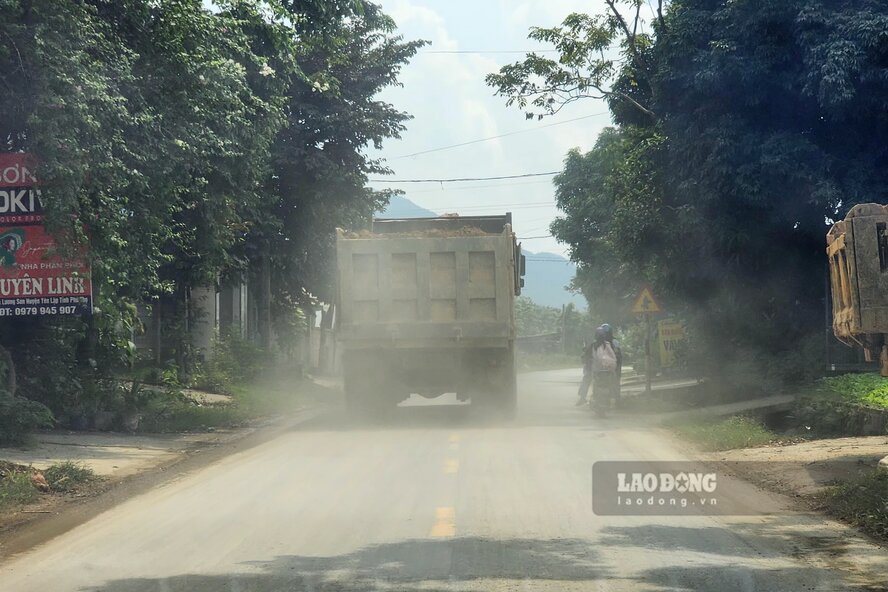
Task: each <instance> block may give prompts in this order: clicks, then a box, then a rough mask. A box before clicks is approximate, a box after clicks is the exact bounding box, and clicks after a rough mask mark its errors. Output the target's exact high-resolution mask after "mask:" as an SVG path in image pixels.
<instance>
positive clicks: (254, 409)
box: [138, 369, 330, 433]
mask: <svg viewBox="0 0 888 592" xmlns="http://www.w3.org/2000/svg"><path fill="white" fill-rule="evenodd" d="M227 390H228V392H229V393H230V395H231V402H230V403H220V404H209V405H204V404H199V403H196V402H194V401H193V400H191V399H190V398H188V397H186V396H185V395H183V394H182V393H181V392H177V391H173V390H168V391H167V392H158V393H156V394H155V395H153V396H151V397H149V399H148V401H147V403H146V405H145V407H144V408H143V409H142V410H141V416H142V418H141V422H140V423H139V428H138V431H140V432H148V433H165V432H189V431H207V430H211V429H215V428H231V427H239V426H243V425H245V424H247V423H248V422H250V421H252V420H255V419H259V418H262V417H268V416H271V415H275V414H280V413H288V412H293V411H295V410H297V409H299V408H300V407H303V406H305V405H306V404H307V403H309V402H312V401H319V400H323V399H324V398H329V395H330V391H329V390H327V389H325V388H323V387H321V386H319V385H317V384H315V383H314V382H313V381H311V380H309V379H307V378H304V377H302V376H301V375H299V374H297V373H296V372H295V371H293V370H289V369H277V370H268V371H267V372H264V373H263V374H262V375H260V376H259V377H258V378H257V379H255V380H254V381H252V382H250V383H247V384H243V383H242V384H233V385H230V386H229V387H228V389H227Z"/></svg>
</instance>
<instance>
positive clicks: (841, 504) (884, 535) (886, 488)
mask: <svg viewBox="0 0 888 592" xmlns="http://www.w3.org/2000/svg"><path fill="white" fill-rule="evenodd" d="M820 501H821V502H822V503H823V508H824V509H825V510H826V511H827V512H828V513H829V514H831V515H833V516H835V517H836V518H838V519H840V520H842V521H844V522H847V523H849V524H851V525H853V526H856V527H857V528H860V529H861V530H863V531H865V532H866V533H867V534H870V535H872V536H875V537H878V538H880V539H882V540H888V471H885V470H882V469H875V470H873V471H872V472H871V473H868V474H866V475H864V476H863V477H860V478H859V479H855V480H852V481H847V482H844V483H840V484H838V485H836V486H835V487H833V488H832V489H830V490H828V491H826V492H825V493H823V494H822V495H821V496H820Z"/></svg>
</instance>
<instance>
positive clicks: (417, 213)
mask: <svg viewBox="0 0 888 592" xmlns="http://www.w3.org/2000/svg"><path fill="white" fill-rule="evenodd" d="M437 215H438V214H436V213H435V212H433V211H432V210H427V209H425V208H423V207H420V206H418V205H416V204H415V203H413V202H412V201H410V200H409V199H407V198H406V197H403V196H401V195H393V196H392V198H391V199H390V200H389V204H388V206H387V207H386V208H385V209H384V210H383V211H382V212H380V213H379V217H380V218H434V217H435V216H437Z"/></svg>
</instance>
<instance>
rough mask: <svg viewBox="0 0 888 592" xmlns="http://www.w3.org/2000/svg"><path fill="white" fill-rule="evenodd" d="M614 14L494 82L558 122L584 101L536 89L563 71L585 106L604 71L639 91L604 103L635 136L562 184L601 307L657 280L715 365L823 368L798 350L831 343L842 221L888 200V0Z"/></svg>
mask: <svg viewBox="0 0 888 592" xmlns="http://www.w3.org/2000/svg"><path fill="white" fill-rule="evenodd" d="M608 8H609V12H608V14H607V15H604V16H600V17H598V18H592V17H582V18H581V17H580V16H577V15H572V16H570V17H568V19H566V20H565V24H564V26H563V27H561V28H560V29H558V30H556V31H555V32H553V33H552V34H551V35H550V36H549V37H548V38H547V39H548V40H549V41H551V42H552V43H553V44H554V45H555V47H556V48H558V49H559V50H560V52H561V56H560V58H559V59H557V60H550V63H549V64H548V65H547V66H546V67H545V68H543V67H540V66H539V65H538V64H537V63H538V62H539V58H538V57H534V56H531V57H528V58H527V59H526V60H524V61H523V62H522V63H520V64H518V65H514V66H509V67H507V68H504V69H503V70H502V71H501V72H500V73H499V74H496V75H492V76H491V77H490V78H489V82H490V83H491V84H493V85H494V86H495V87H496V88H497V91H498V92H500V93H502V94H504V95H505V96H507V97H508V98H509V100H510V101H513V102H516V103H517V104H519V105H523V106H527V107H528V108H531V109H538V110H539V109H540V108H541V107H542V108H543V109H544V112H554V111H555V110H556V109H557V106H558V105H559V104H563V103H565V102H567V101H568V100H576V98H575V97H573V96H571V97H564V96H562V95H560V94H559V93H558V92H557V90H555V89H553V88H551V87H544V86H542V85H540V83H539V82H537V83H536V84H537V85H536V86H533V84H534V80H537V81H538V80H539V78H538V77H539V76H543V77H544V78H545V77H551V75H552V74H551V72H553V71H555V70H558V71H560V72H561V73H562V74H561V75H562V76H563V80H562V84H563V85H567V86H570V85H571V83H573V84H574V86H575V87H577V88H579V90H578V91H577V92H578V93H580V95H581V96H582V97H587V96H601V94H602V93H600V92H597V91H596V92H593V93H590V92H586V89H585V88H584V87H582V84H584V83H583V81H584V80H585V79H587V78H589V77H593V76H596V75H601V74H602V73H603V76H604V78H602V79H601V80H600V81H599V83H598V84H597V85H596V87H607V88H609V89H617V90H620V89H622V92H608V93H604V96H605V98H606V99H607V100H608V103H609V105H610V108H611V112H612V115H613V119H614V122H615V123H616V124H617V127H616V128H614V129H609V130H607V131H605V132H604V133H603V134H602V136H601V137H600V138H599V141H598V143H597V145H596V146H595V148H594V149H593V150H592V151H590V152H589V153H587V154H580V153H578V152H574V153H571V154H570V155H568V157H567V159H566V161H565V169H564V172H563V173H562V174H561V175H560V176H559V177H558V178H557V179H556V185H557V192H558V193H557V195H558V203H559V206H560V207H561V209H562V210H563V212H564V215H563V216H562V217H561V218H560V219H559V220H557V221H556V222H555V223H554V224H553V226H552V230H553V233H554V234H555V235H556V236H557V237H558V238H560V239H561V240H563V241H565V242H567V243H568V244H569V245H570V246H571V249H572V256H573V258H574V260H575V261H577V262H578V263H579V264H580V270H581V271H580V273H579V275H578V282H579V283H580V284H581V286H582V287H583V288H584V291H585V293H586V294H587V295H588V296H589V297H590V299H591V300H592V301H593V302H592V303H591V306H592V307H593V308H594V307H596V306H611V307H613V306H617V305H618V304H619V303H620V302H621V300H620V298H621V297H623V296H625V294H626V293H627V292H631V290H628V289H627V288H628V287H629V286H631V285H632V284H633V283H635V284H636V285H637V283H638V282H640V281H647V282H650V283H653V285H654V286H655V288H656V290H657V293H658V294H660V295H662V296H663V297H665V298H667V299H668V300H669V301H670V304H671V306H672V307H673V310H674V311H676V312H684V314H685V315H687V316H689V317H691V318H692V320H693V325H694V328H695V335H696V337H697V338H698V348H699V350H700V351H703V352H705V353H706V356H705V357H706V359H707V360H708V361H709V363H710V367H711V368H713V369H714V370H717V371H727V370H730V369H731V366H732V364H733V363H734V362H737V365H738V366H742V365H744V364H746V363H747V362H748V361H750V360H752V361H753V364H754V366H755V368H757V370H758V371H759V372H761V373H762V374H767V373H768V371H769V369H774V372H773V374H774V377H775V378H777V379H780V380H798V379H800V378H801V377H803V376H804V374H805V373H806V372H810V371H812V370H813V371H816V369H817V367H816V365H817V361H816V358H814V359H808V360H804V359H802V358H801V357H800V356H799V355H798V353H799V352H800V351H802V350H805V349H806V348H807V349H810V350H814V349H816V345H814V344H816V343H822V337H821V334H820V331H822V330H823V325H822V319H823V315H824V312H823V311H824V308H823V307H824V301H823V299H824V296H825V295H824V273H825V272H824V269H825V259H824V255H823V249H824V235H825V232H826V230H827V223H828V222H829V221H831V220H833V219H837V218H839V217H841V216H843V215H844V213H845V212H846V211H847V210H848V209H849V208H850V207H851V206H852V205H854V204H855V203H859V202H866V201H877V202H883V203H884V202H885V201H886V200H888V193H886V186H885V185H886V181H888V177H886V175H885V173H884V170H885V167H886V165H888V144H886V140H888V110H886V101H888V13H886V11H885V9H884V6H883V3H880V2H877V1H874V0H845V1H842V2H825V1H814V2H810V1H807V0H781V1H780V2H765V1H754V0H748V1H743V2H712V1H709V0H683V1H674V2H671V3H669V4H668V6H665V7H663V9H662V11H661V12H662V17H660V16H659V15H657V14H656V11H655V12H654V13H651V14H649V15H648V17H647V20H646V22H644V21H645V16H644V10H645V9H644V8H643V7H642V6H641V3H640V2H637V1H636V0H632V1H630V2H626V3H624V4H622V5H621V6H615V5H614V3H610V2H609V3H608ZM616 14H628V15H629V18H628V19H623V22H625V23H627V27H622V26H621V25H620V24H619V23H620V19H618V18H617V17H616V16H615V15H616ZM633 16H635V17H636V19H637V20H633V18H632V17H633ZM614 21H615V22H617V25H616V26H615V25H614V24H613V22H614ZM577 23H580V24H581V26H575V25H576V24H577ZM602 27H604V29H602ZM642 30H644V31H646V32H647V33H646V34H639V33H638V31H642ZM613 31H617V33H616V34H614V33H612V32H613ZM609 32H610V33H609ZM633 32H634V33H633ZM605 33H608V35H605ZM573 38H578V39H579V40H580V41H582V42H583V43H575V42H572V41H571V39H573ZM572 52H579V53H580V54H581V55H577V53H572ZM609 56H614V57H609ZM534 64H537V65H536V66H535V65H534ZM615 64H618V66H617V65H615ZM528 84H530V86H528ZM528 88H529V89H531V90H532V91H535V92H537V95H536V100H534V101H532V102H531V103H526V102H522V96H523V95H526V94H527V92H528ZM596 301H599V302H596ZM624 306H625V305H624ZM778 359H783V360H790V362H788V363H787V364H785V365H784V366H783V367H780V368H774V367H775V366H778V365H779V364H777V360H778Z"/></svg>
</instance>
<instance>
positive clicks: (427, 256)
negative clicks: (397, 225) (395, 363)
mask: <svg viewBox="0 0 888 592" xmlns="http://www.w3.org/2000/svg"><path fill="white" fill-rule="evenodd" d="M514 257H515V252H514V248H513V242H512V237H511V234H509V233H503V234H498V235H496V234H494V235H487V236H454V237H428V238H426V237H394V236H391V237H370V238H345V237H344V236H342V235H340V236H339V238H338V239H337V259H338V261H337V263H338V269H339V277H338V281H339V286H338V288H339V306H340V307H339V319H338V323H339V336H340V339H342V340H395V341H398V340H455V341H460V340H464V339H466V340H468V339H491V338H493V339H510V338H511V337H512V299H513V290H514V266H515V261H514Z"/></svg>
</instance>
